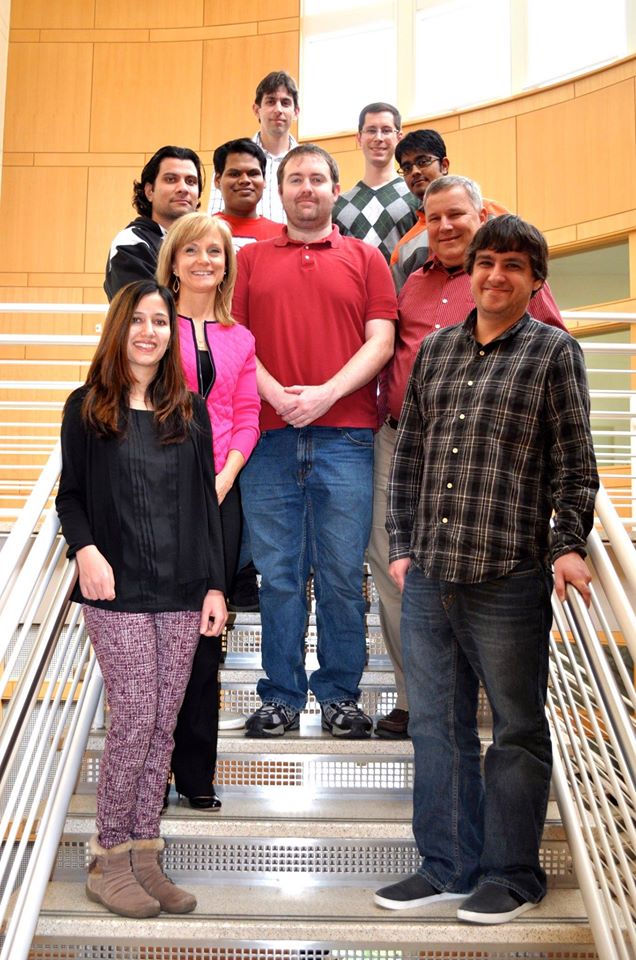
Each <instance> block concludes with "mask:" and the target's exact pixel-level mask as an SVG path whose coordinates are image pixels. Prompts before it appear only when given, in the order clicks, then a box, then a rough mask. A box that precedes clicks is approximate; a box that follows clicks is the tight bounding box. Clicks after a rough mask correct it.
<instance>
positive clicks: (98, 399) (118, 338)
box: [82, 280, 192, 443]
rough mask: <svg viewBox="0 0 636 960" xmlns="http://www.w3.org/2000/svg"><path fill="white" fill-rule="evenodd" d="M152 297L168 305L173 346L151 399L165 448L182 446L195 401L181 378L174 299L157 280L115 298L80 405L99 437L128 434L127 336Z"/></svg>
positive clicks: (133, 285) (125, 289)
mask: <svg viewBox="0 0 636 960" xmlns="http://www.w3.org/2000/svg"><path fill="white" fill-rule="evenodd" d="M152 293H158V294H159V296H160V297H161V299H162V300H163V302H164V303H165V305H166V309H167V311H168V319H169V322H170V342H169V343H168V348H167V350H166V352H165V353H164V355H163V357H162V358H161V360H160V362H159V367H158V370H157V375H156V376H155V378H154V380H153V381H152V383H151V384H150V385H149V387H148V391H147V394H148V399H149V400H150V402H151V403H152V407H153V410H154V415H155V424H156V427H157V433H158V435H159V439H160V440H161V443H180V442H181V441H183V440H185V438H186V436H187V434H188V429H189V424H190V421H191V420H192V399H191V397H190V394H189V392H188V388H187V387H186V384H185V380H184V378H183V370H182V367H181V354H180V352H179V337H178V336H177V332H176V310H175V305H174V300H173V299H172V294H171V293H170V291H169V290H167V289H166V287H162V286H160V285H159V284H158V283H157V282H156V281H155V280H137V281H136V282H135V283H129V284H127V285H126V286H125V287H122V289H121V290H120V291H119V292H118V293H117V294H116V296H115V297H113V301H112V303H111V305H110V307H109V309H108V313H107V314H106V320H105V321H104V332H103V333H102V336H101V339H100V341H99V343H98V344H97V350H96V351H95V356H94V357H93V362H92V363H91V365H90V369H89V371H88V376H87V377H86V387H87V388H88V389H87V393H86V396H85V397H84V400H83V402H82V417H83V419H84V421H85V422H86V423H87V424H88V426H89V427H91V428H92V429H93V430H95V432H96V433H98V434H100V435H101V436H104V437H123V436H124V435H125V433H126V426H127V423H128V410H129V403H128V398H129V394H130V388H131V387H132V385H133V382H134V381H133V377H132V375H131V372H130V364H129V362H128V354H127V348H128V334H129V332H130V324H131V321H132V318H133V314H134V312H135V310H136V308H137V306H138V304H139V301H140V300H141V299H142V298H143V297H145V296H147V295H148V294H152Z"/></svg>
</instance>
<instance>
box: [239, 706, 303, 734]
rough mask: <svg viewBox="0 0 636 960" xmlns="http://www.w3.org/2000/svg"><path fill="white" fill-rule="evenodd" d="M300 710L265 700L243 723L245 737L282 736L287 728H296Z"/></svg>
mask: <svg viewBox="0 0 636 960" xmlns="http://www.w3.org/2000/svg"><path fill="white" fill-rule="evenodd" d="M299 726H300V711H299V710H294V708H293V707H288V706H286V705H285V704H284V703H269V702H266V703H264V704H263V705H262V707H259V708H258V710H256V711H255V712H254V713H253V714H252V716H251V717H250V718H249V719H248V721H247V723H246V724H245V736H246V737H282V736H283V734H284V733H286V732H287V730H298V727H299Z"/></svg>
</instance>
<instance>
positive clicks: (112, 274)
mask: <svg viewBox="0 0 636 960" xmlns="http://www.w3.org/2000/svg"><path fill="white" fill-rule="evenodd" d="M165 235H166V231H165V230H164V229H163V227H160V226H159V224H158V223H155V221H154V220H151V219H150V217H137V218H136V220H132V221H131V222H130V223H129V224H128V226H127V227H126V228H125V229H124V230H120V231H119V233H118V234H117V236H116V237H115V239H114V240H113V242H112V243H111V245H110V253H109V255H108V263H107V264H106V278H105V280H104V290H105V291H106V296H107V297H108V300H109V301H110V300H112V299H113V297H114V296H115V294H116V293H117V291H118V290H120V289H121V288H122V287H124V286H125V285H126V284H127V283H132V282H133V280H152V279H154V276H155V271H156V269H157V257H158V256H159V247H160V246H161V244H162V243H163V238H164V237H165Z"/></svg>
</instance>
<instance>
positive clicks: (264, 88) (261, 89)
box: [254, 70, 298, 110]
mask: <svg viewBox="0 0 636 960" xmlns="http://www.w3.org/2000/svg"><path fill="white" fill-rule="evenodd" d="M279 87H285V90H287V93H288V94H289V96H290V97H291V98H292V100H293V101H294V109H295V110H298V87H297V86H296V81H295V80H294V78H293V77H292V76H290V74H289V73H287V72H286V71H285V70H272V72H271V73H268V74H267V76H266V77H263V79H262V80H261V82H260V83H259V85H258V86H257V88H256V93H255V94H254V103H255V104H257V106H259V107H260V105H261V103H262V102H263V97H264V96H265V94H267V93H276V91H277V90H278V88H279Z"/></svg>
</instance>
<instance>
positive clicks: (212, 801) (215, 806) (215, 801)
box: [179, 790, 223, 810]
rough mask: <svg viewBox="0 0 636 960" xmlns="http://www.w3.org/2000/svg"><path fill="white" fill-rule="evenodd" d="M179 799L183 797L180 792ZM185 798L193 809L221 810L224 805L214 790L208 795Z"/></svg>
mask: <svg viewBox="0 0 636 960" xmlns="http://www.w3.org/2000/svg"><path fill="white" fill-rule="evenodd" d="M179 799H181V794H179ZM185 799H186V800H187V801H188V803H189V804H190V806H191V807H192V809H193V810H220V809H221V807H222V806H223V804H222V803H221V801H220V800H219V798H218V797H217V795H216V793H215V792H214V790H213V791H212V793H211V794H210V795H209V796H207V797H186V798H185Z"/></svg>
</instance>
